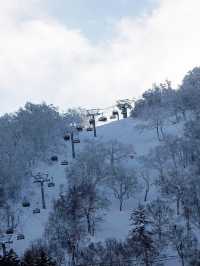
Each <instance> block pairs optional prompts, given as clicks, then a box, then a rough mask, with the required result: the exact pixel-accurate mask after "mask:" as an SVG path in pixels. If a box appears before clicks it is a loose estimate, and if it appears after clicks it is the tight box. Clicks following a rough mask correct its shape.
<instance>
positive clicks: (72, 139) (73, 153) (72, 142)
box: [71, 132, 76, 159]
mask: <svg viewBox="0 0 200 266" xmlns="http://www.w3.org/2000/svg"><path fill="white" fill-rule="evenodd" d="M71 144H72V158H73V159H75V158H76V153H75V147H74V133H73V132H71Z"/></svg>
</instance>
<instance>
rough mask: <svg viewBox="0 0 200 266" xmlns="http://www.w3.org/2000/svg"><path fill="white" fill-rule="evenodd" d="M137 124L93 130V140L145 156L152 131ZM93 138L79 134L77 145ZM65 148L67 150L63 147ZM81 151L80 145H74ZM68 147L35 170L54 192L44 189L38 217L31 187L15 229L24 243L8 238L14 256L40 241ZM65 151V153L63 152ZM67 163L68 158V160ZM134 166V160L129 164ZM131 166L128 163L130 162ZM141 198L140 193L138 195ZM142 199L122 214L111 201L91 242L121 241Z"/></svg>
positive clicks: (152, 143)
mask: <svg viewBox="0 0 200 266" xmlns="http://www.w3.org/2000/svg"><path fill="white" fill-rule="evenodd" d="M140 125H141V123H140V121H138V120H136V119H131V118H128V119H123V120H120V121H114V122H111V123H107V124H105V125H102V126H98V128H97V135H98V137H97V139H98V140H100V141H102V142H104V141H106V142H107V141H109V140H114V139H116V140H118V141H120V142H123V143H126V144H132V145H133V147H134V149H135V151H136V154H137V156H139V155H143V154H146V153H148V151H149V150H150V149H151V148H152V147H154V146H155V145H157V144H158V140H157V137H156V130H155V129H144V130H141V129H139V127H140ZM178 132H181V125H176V126H174V125H173V126H172V125H171V126H168V127H167V133H170V134H175V133H176V134H177V133H178ZM88 138H89V139H90V138H94V137H93V132H83V133H81V135H80V139H81V143H84V140H85V139H88ZM67 145H68V146H67ZM78 145H79V148H78V149H81V147H82V144H78ZM70 149H71V147H70V145H69V144H66V146H65V147H63V154H62V155H60V156H59V155H58V156H59V162H55V163H54V164H52V165H48V164H42V165H40V166H38V169H35V171H36V172H37V171H40V172H46V171H47V172H48V173H49V176H53V177H54V181H55V183H56V186H55V187H54V188H48V187H47V186H45V195H46V201H47V209H46V210H42V209H41V213H40V214H35V215H34V214H33V213H32V209H34V208H36V207H41V199H40V198H41V195H40V190H39V188H37V185H36V184H32V190H33V192H34V195H32V196H31V207H30V208H24V209H23V213H22V214H21V217H20V220H21V224H20V226H18V228H17V230H16V233H23V234H24V235H25V240H20V241H17V240H16V236H13V237H12V240H13V245H12V246H13V247H14V249H16V251H17V253H18V254H21V253H23V252H24V250H25V249H26V248H27V247H28V246H29V244H30V243H31V242H32V241H34V240H36V239H38V238H41V237H42V234H43V231H44V226H45V224H46V222H47V220H48V215H49V212H50V210H51V206H52V201H53V199H56V198H57V197H58V194H59V191H60V186H61V185H62V184H65V183H66V179H65V168H66V167H67V166H61V165H60V161H62V160H63V159H65V158H66V156H68V157H69V156H70V155H71V150H70ZM67 150H68V151H67ZM65 151H66V152H65ZM68 159H69V158H68ZM132 161H133V163H134V160H132ZM130 163H132V162H130ZM142 194H143V193H142ZM154 194H155V191H154V190H152V191H150V198H151V197H153V196H155V195H154ZM142 198H143V195H141V193H140V195H138V197H137V199H132V200H130V201H129V202H127V203H126V206H125V210H124V211H122V212H120V211H119V208H118V205H117V202H115V201H113V202H112V206H111V207H110V209H109V211H108V214H107V215H106V217H105V221H104V222H103V224H102V225H101V227H100V228H99V232H98V233H97V236H96V238H95V240H96V241H98V240H103V239H105V238H108V237H115V238H118V239H123V238H124V237H126V236H127V233H128V231H129V214H130V211H131V209H132V208H133V207H134V206H136V204H137V203H138V201H139V200H142ZM166 265H169V266H172V265H177V266H178V265H179V263H178V261H177V260H174V259H171V260H170V261H169V262H167V263H166Z"/></svg>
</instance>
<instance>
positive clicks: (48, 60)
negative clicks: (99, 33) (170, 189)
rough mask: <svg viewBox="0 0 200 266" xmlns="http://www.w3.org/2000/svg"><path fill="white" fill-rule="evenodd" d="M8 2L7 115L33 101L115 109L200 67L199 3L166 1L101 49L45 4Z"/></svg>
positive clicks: (0, 65) (3, 75) (2, 99)
mask: <svg viewBox="0 0 200 266" xmlns="http://www.w3.org/2000/svg"><path fill="white" fill-rule="evenodd" d="M4 2H5V3H4ZM4 2H3V3H1V9H0V36H1V42H0V59H1V60H0V112H1V113H3V112H9V111H13V110H16V109H17V108H18V107H19V106H21V105H23V104H24V103H25V102H26V101H33V102H41V101H43V100H44V101H47V102H48V103H53V104H55V105H57V106H60V107H61V108H62V109H66V108H68V107H72V106H83V107H84V106H89V107H96V106H106V105H111V104H112V103H113V102H114V101H115V100H117V99H119V98H127V97H134V96H135V97H138V96H139V95H140V94H141V93H142V92H143V91H144V90H145V89H148V88H149V87H150V86H151V84H152V83H153V82H161V81H163V80H165V79H166V78H168V79H170V80H172V81H173V82H174V84H178V83H180V82H181V79H182V78H183V76H184V74H185V73H186V72H187V71H188V70H190V69H191V68H193V67H194V66H196V65H199V62H200V52H199V47H200V35H199V34H198V31H199V25H200V17H199V14H198V10H199V8H200V2H199V0H190V1H188V0H160V3H159V6H158V7H157V8H156V9H155V10H154V12H153V13H152V14H149V15H144V16H142V17H139V18H137V19H135V18H134V19H131V18H123V19H121V20H120V21H118V22H117V23H116V25H115V35H114V36H113V37H112V38H110V39H109V40H102V41H100V42H99V43H98V44H95V45H94V44H93V43H91V42H90V41H89V40H88V39H87V38H86V37H85V36H84V35H83V33H82V32H81V31H79V30H78V29H77V30H71V29H69V28H67V26H66V25H63V24H61V23H60V22H59V21H58V20H57V19H55V18H53V17H50V16H48V15H47V14H46V13H45V10H43V6H42V5H41V2H42V1H38V0H30V1H26V0H12V1H11V0H7V1H4ZM27 2H28V3H27Z"/></svg>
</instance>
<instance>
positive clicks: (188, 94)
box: [131, 67, 200, 140]
mask: <svg viewBox="0 0 200 266" xmlns="http://www.w3.org/2000/svg"><path fill="white" fill-rule="evenodd" d="M199 79H200V68H199V67H196V68H194V69H193V70H192V71H189V72H188V73H187V75H186V76H185V77H184V79H183V82H182V84H181V85H180V86H179V88H178V89H176V90H175V89H173V87H172V85H171V82H170V81H166V82H164V83H161V84H160V85H156V84H155V85H154V86H153V88H152V89H149V90H147V91H145V92H144V93H143V95H142V98H141V99H139V100H138V101H136V102H135V107H134V109H133V110H132V112H131V116H132V117H135V118H136V117H137V118H139V119H142V120H144V121H148V123H147V125H148V127H150V128H155V129H156V131H157V136H158V139H159V140H161V139H162V138H163V130H164V127H165V126H167V125H169V124H170V123H172V124H176V123H178V122H180V121H181V120H183V121H186V120H187V119H190V115H191V113H192V115H193V117H197V118H198V117H199V99H200V84H199Z"/></svg>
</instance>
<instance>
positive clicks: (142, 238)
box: [128, 205, 158, 266]
mask: <svg viewBox="0 0 200 266" xmlns="http://www.w3.org/2000/svg"><path fill="white" fill-rule="evenodd" d="M130 221H131V226H132V227H133V229H131V231H130V232H129V236H128V245H129V246H130V247H131V248H132V250H133V254H134V256H135V257H136V258H137V260H138V261H140V262H142V263H144V265H145V266H150V265H152V263H153V260H154V259H155V257H156V256H158V249H157V247H156V244H155V242H154V238H153V233H152V231H151V228H150V221H149V220H148V217H147V213H146V209H145V207H144V206H143V205H139V206H138V208H137V209H135V210H134V211H133V212H132V214H131V217H130Z"/></svg>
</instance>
